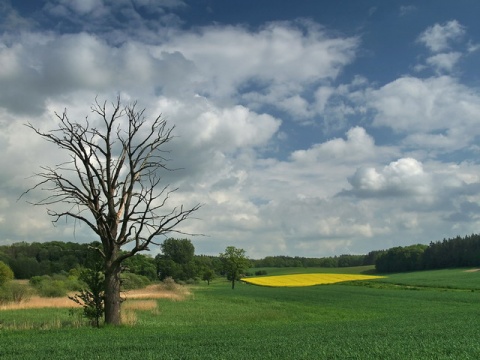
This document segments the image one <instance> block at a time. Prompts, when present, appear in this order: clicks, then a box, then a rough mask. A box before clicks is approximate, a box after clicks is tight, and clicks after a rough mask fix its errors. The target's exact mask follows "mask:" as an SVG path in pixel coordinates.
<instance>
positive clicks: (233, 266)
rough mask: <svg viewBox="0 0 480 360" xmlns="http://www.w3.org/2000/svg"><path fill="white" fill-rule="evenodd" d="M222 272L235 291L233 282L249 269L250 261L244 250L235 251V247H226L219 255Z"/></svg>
mask: <svg viewBox="0 0 480 360" xmlns="http://www.w3.org/2000/svg"><path fill="white" fill-rule="evenodd" d="M220 259H222V263H223V270H224V271H225V273H226V275H227V278H228V279H229V280H230V281H231V282H232V290H233V289H235V280H238V279H239V278H240V274H242V273H243V272H245V270H247V269H248V268H249V267H250V260H249V259H248V258H247V256H246V255H245V250H243V249H237V248H236V247H235V246H228V247H227V248H226V249H225V252H224V253H221V254H220Z"/></svg>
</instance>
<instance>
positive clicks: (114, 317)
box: [105, 261, 122, 325]
mask: <svg viewBox="0 0 480 360" xmlns="http://www.w3.org/2000/svg"><path fill="white" fill-rule="evenodd" d="M120 273H121V267H120V264H119V263H117V262H116V261H114V262H111V263H110V262H108V263H107V264H106V267H105V323H106V324H110V325H120V324H121V322H122V319H121V316H120V305H121V302H122V300H121V297H120Z"/></svg>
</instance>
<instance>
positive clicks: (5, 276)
mask: <svg viewBox="0 0 480 360" xmlns="http://www.w3.org/2000/svg"><path fill="white" fill-rule="evenodd" d="M10 280H13V271H12V269H10V267H9V266H8V265H7V264H5V263H4V262H3V261H0V286H3V285H4V284H6V283H7V282H9V281H10Z"/></svg>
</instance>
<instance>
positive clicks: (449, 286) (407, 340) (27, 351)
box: [0, 269, 480, 360]
mask: <svg viewBox="0 0 480 360" xmlns="http://www.w3.org/2000/svg"><path fill="white" fill-rule="evenodd" d="M465 270H466V269H463V270H462V269H458V270H441V271H428V272H419V273H409V274H394V275H392V276H388V277H387V278H385V279H376V280H368V281H366V280H363V281H359V282H348V283H340V284H332V285H320V286H309V287H281V288H272V287H259V286H251V285H247V284H238V286H237V287H236V288H235V290H231V289H230V285H229V283H228V282H226V281H224V280H223V279H217V280H216V281H215V282H214V283H213V284H211V285H210V286H207V285H201V286H197V287H194V288H190V291H191V294H190V295H189V296H185V297H184V298H183V300H181V301H172V300H170V299H148V298H147V299H139V300H135V299H131V300H129V301H127V302H126V303H125V307H124V312H127V313H129V314H130V315H129V316H131V318H130V319H127V321H126V322H127V324H132V325H124V326H121V327H118V328H114V327H103V328H101V329H93V328H89V327H80V328H78V327H75V326H74V323H73V322H72V315H71V314H70V313H69V311H70V310H69V309H65V308H58V309H55V308H46V309H24V310H3V311H1V312H0V323H1V324H2V325H1V326H2V327H1V330H0V358H1V359H229V360H232V359H402V360H403V359H479V358H480V342H479V341H478V339H479V338H480V325H479V322H478V319H479V316H480V272H466V271H465ZM319 272H324V271H319ZM350 272H351V271H350ZM410 279H411V281H410ZM442 279H445V280H442ZM455 282H457V283H458V284H459V286H458V287H455V286H454V285H455ZM468 284H470V285H468ZM127 304H129V305H128V308H127ZM132 319H133V320H132ZM12 322H16V323H17V324H20V323H22V322H25V323H27V322H28V323H30V324H33V325H34V326H33V327H32V328H25V329H21V328H19V329H14V330H12V329H10V328H8V325H9V324H12ZM55 324H56V325H58V326H56V325H55Z"/></svg>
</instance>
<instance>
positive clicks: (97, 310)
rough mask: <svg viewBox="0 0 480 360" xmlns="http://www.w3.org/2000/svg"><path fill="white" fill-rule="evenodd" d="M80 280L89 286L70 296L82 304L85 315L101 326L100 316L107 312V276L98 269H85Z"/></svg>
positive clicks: (94, 323)
mask: <svg viewBox="0 0 480 360" xmlns="http://www.w3.org/2000/svg"><path fill="white" fill-rule="evenodd" d="M80 280H82V281H84V282H85V284H86V285H87V288H85V289H82V290H81V291H80V293H79V294H76V295H74V296H69V297H68V298H69V299H70V300H73V301H75V302H76V303H77V304H79V305H81V306H82V307H83V315H84V316H85V317H86V318H87V319H90V320H91V321H92V324H93V325H94V326H95V327H100V318H101V317H102V316H103V314H104V312H105V303H104V301H105V295H104V281H105V276H104V275H103V273H102V272H101V271H99V270H98V269H83V270H82V271H81V273H80Z"/></svg>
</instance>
